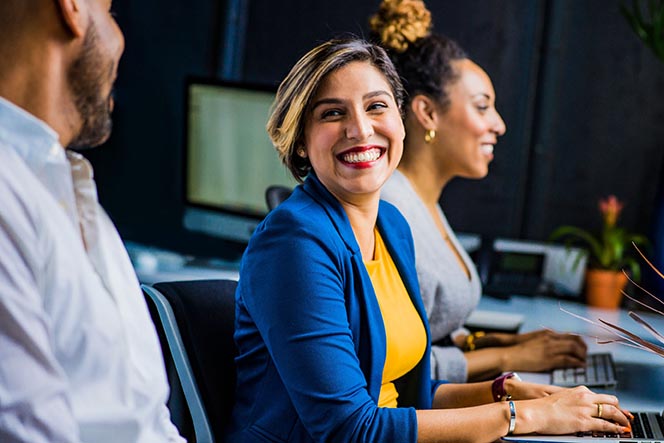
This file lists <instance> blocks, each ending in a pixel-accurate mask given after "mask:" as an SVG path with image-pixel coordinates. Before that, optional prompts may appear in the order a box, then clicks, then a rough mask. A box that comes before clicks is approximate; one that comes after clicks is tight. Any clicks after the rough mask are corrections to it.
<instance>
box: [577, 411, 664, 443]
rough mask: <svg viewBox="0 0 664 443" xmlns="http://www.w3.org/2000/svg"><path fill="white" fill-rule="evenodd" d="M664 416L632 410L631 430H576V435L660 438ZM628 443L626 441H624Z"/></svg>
mask: <svg viewBox="0 0 664 443" xmlns="http://www.w3.org/2000/svg"><path fill="white" fill-rule="evenodd" d="M663 429H664V417H662V415H661V414H657V413H654V412H634V420H633V421H632V432H631V433H629V432H627V433H625V434H613V433H609V432H599V431H593V432H577V434H576V436H577V437H594V438H621V439H626V440H627V439H630V441H633V440H631V439H647V440H649V441H651V440H653V439H655V440H658V441H661V440H662V437H664V433H662V430H663ZM625 443H628V442H625ZM655 443H658V442H655Z"/></svg>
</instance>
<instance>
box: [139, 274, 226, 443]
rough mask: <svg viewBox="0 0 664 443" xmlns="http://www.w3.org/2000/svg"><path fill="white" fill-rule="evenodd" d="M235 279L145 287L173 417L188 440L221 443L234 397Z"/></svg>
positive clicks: (202, 442)
mask: <svg viewBox="0 0 664 443" xmlns="http://www.w3.org/2000/svg"><path fill="white" fill-rule="evenodd" d="M236 287H237V282H236V281H234V280H199V281H184V282H165V283H157V284H155V285H153V286H152V287H150V286H147V285H142V288H143V291H144V293H145V295H146V300H147V301H148V307H149V308H150V313H151V315H152V318H153V321H154V323H155V325H156V327H157V332H158V333H159V338H160V341H161V345H162V351H163V353H164V360H165V361H166V367H167V373H168V377H169V384H170V386H171V398H170V399H169V403H168V406H169V409H170V411H171V418H172V420H173V422H174V423H175V425H176V426H177V427H178V429H179V430H180V433H181V434H182V435H183V436H184V437H185V438H187V440H188V441H189V442H196V443H215V442H216V443H221V442H223V441H224V431H225V430H226V428H227V426H228V423H229V422H230V417H231V411H232V408H233V401H234V398H235V380H236V374H235V362H234V359H235V356H236V355H237V350H236V347H235V342H234V341H233V332H234V321H235V288H236Z"/></svg>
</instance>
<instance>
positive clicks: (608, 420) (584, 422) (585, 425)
mask: <svg viewBox="0 0 664 443" xmlns="http://www.w3.org/2000/svg"><path fill="white" fill-rule="evenodd" d="M598 405H601V407H599V406H598ZM516 408H517V410H516V428H515V430H514V433H515V434H529V433H532V432H536V433H538V434H572V433H575V432H586V431H603V432H611V433H615V434H621V433H625V432H629V431H631V426H630V421H629V419H628V416H631V414H630V413H629V412H627V411H623V410H621V409H620V405H619V403H618V399H617V398H616V397H615V396H613V395H608V394H595V393H594V392H592V391H590V390H589V389H588V388H586V387H585V386H579V387H576V388H571V389H561V390H559V391H557V392H555V393H553V394H551V395H548V396H546V397H542V398H539V399H537V400H527V401H523V402H518V403H517V404H516ZM600 414H601V416H600Z"/></svg>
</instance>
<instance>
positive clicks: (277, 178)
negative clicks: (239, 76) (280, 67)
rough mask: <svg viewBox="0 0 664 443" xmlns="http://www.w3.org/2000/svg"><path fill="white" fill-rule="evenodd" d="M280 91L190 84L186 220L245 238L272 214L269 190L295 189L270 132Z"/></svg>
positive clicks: (221, 233) (231, 236) (195, 81)
mask: <svg viewBox="0 0 664 443" xmlns="http://www.w3.org/2000/svg"><path fill="white" fill-rule="evenodd" d="M274 94H275V93H274V90H270V89H267V88H261V87H255V86H248V85H243V84H237V83H229V82H221V81H210V80H199V79H190V80H189V81H188V82H187V99H186V103H187V113H186V118H187V122H186V146H185V157H186V158H185V179H184V184H185V193H184V195H185V199H186V202H185V203H186V209H185V217H184V223H185V227H186V228H187V229H190V230H194V231H199V232H204V233H206V234H210V235H215V236H219V237H223V238H226V239H231V240H236V241H240V242H245V241H247V240H248V239H249V237H250V236H251V233H252V232H253V230H254V228H255V227H256V225H257V224H258V223H259V222H260V220H261V219H262V218H263V217H264V215H265V213H266V212H267V206H266V204H265V189H266V188H267V187H268V186H270V185H282V186H289V187H295V185H296V184H297V182H296V181H295V179H293V178H292V176H291V175H290V173H289V172H288V170H287V169H286V167H285V166H284V165H283V164H282V163H281V161H280V160H279V157H278V155H277V152H276V150H275V149H274V147H273V146H272V143H271V142H270V139H269V137H268V135H267V132H266V130H265V125H266V123H267V119H268V114H269V110H270V106H271V105H272V102H273V100H274Z"/></svg>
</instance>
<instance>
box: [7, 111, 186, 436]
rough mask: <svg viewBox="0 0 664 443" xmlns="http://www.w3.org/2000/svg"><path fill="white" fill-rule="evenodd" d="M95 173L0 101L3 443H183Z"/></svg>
mask: <svg viewBox="0 0 664 443" xmlns="http://www.w3.org/2000/svg"><path fill="white" fill-rule="evenodd" d="M167 398H168V385H167V381H166V374H165V370H164V363H163V359H162V356H161V349H160V347H159V341H158V338H157V334H156V332H155V329H154V325H153V324H152V321H151V319H150V315H149V312H148V310H147V307H146V304H145V301H144V299H143V296H142V293H141V290H140V287H139V285H138V281H137V279H136V276H135V273H134V270H133V268H132V266H131V262H130V261H129V258H128V256H127V253H126V251H125V249H124V246H123V244H122V241H121V239H120V237H119V235H118V233H117V231H116V230H115V227H114V226H113V223H112V222H111V221H110V219H109V218H108V216H107V215H106V213H105V212H104V210H103V209H102V208H101V206H100V205H99V203H98V201H97V191H96V186H95V183H94V181H93V178H92V168H91V166H90V164H89V163H88V162H87V161H86V160H85V159H84V158H83V157H82V156H80V155H79V154H76V153H73V152H66V151H65V150H64V149H63V148H62V146H61V145H60V143H59V142H58V137H57V134H56V133H55V131H53V130H52V129H51V128H50V127H48V126H47V125H46V124H45V123H44V122H42V121H40V120H38V119H37V118H35V117H34V116H32V115H30V114H29V113H27V112H25V111H24V110H22V109H20V108H18V107H16V106H14V105H13V104H11V103H9V102H8V101H6V100H4V99H2V98H0V442H3V443H15V442H30V443H46V442H49V443H55V442H58V443H59V442H67V443H69V442H76V443H79V442H89V443H105V442H109V443H110V442H112V443H130V442H136V443H148V442H150V443H152V442H154V443H157V442H158V443H162V442H183V441H184V440H183V439H182V438H181V437H180V436H179V435H178V433H177V429H176V428H175V426H174V425H173V424H172V422H171V421H170V416H169V412H168V409H167V408H166V406H165V402H166V400H167Z"/></svg>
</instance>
